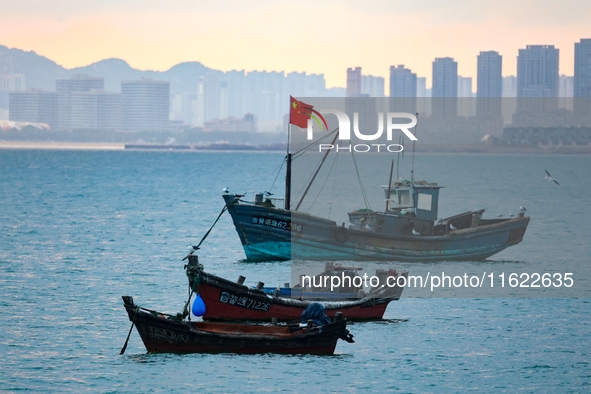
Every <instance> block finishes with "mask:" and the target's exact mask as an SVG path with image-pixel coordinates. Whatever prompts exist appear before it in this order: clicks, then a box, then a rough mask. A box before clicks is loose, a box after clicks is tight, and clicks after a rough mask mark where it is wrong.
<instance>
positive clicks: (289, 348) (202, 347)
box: [122, 296, 353, 354]
mask: <svg viewBox="0 0 591 394" xmlns="http://www.w3.org/2000/svg"><path fill="white" fill-rule="evenodd" d="M122 298H123V304H124V306H125V309H126V311H127V314H128V316H129V320H130V321H131V322H132V323H133V325H134V326H135V327H136V329H137V331H138V332H139V334H140V337H141V338H142V341H143V342H144V345H145V347H146V349H147V350H148V352H149V353H161V352H165V353H226V352H229V353H285V354H333V353H334V351H335V348H336V344H337V341H338V340H339V338H341V339H343V340H345V341H347V342H353V341H352V336H351V335H350V334H349V331H348V330H347V328H346V326H347V319H344V318H342V316H341V315H338V316H337V317H336V319H335V320H334V321H333V322H330V323H328V324H326V325H315V324H313V323H312V321H309V322H308V324H306V325H304V326H303V327H301V326H300V325H290V326H288V325H267V326H262V325H248V324H229V323H211V322H191V321H186V320H182V318H181V317H179V316H172V315H165V314H162V313H158V312H156V311H151V310H148V309H145V308H142V307H140V306H137V305H135V303H134V301H133V298H132V297H130V296H123V297H122ZM132 327H133V326H132ZM123 351H124V350H122V352H123Z"/></svg>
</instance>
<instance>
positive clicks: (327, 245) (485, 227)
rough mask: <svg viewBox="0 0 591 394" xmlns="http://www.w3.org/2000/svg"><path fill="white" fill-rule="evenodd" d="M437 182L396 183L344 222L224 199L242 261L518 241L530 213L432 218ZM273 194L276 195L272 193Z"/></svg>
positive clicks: (470, 250)
mask: <svg viewBox="0 0 591 394" xmlns="http://www.w3.org/2000/svg"><path fill="white" fill-rule="evenodd" d="M441 188H442V187H441V186H438V185H437V184H435V183H426V182H412V183H411V182H409V181H406V182H396V183H394V184H392V185H390V187H385V189H386V193H387V195H388V197H387V203H388V208H387V209H386V210H385V211H371V210H367V209H363V210H357V211H353V212H350V213H349V224H348V225H345V223H342V224H341V225H339V224H337V222H336V221H334V220H330V219H325V218H322V217H318V216H314V215H310V214H308V213H305V212H299V211H294V210H291V209H289V207H287V206H286V207H284V208H280V207H278V206H277V205H275V204H273V203H269V202H267V203H263V202H262V201H259V200H258V199H256V198H255V201H253V202H248V201H245V200H244V199H243V198H242V196H239V195H235V194H231V193H224V194H223V198H224V201H225V203H226V206H227V208H228V212H229V213H230V215H231V216H232V220H233V222H234V226H235V228H236V231H237V232H238V236H239V237H240V241H241V242H242V246H243V248H244V252H245V254H246V257H247V258H248V259H249V260H253V261H270V260H271V261H272V260H291V259H304V260H353V261H358V260H389V261H396V260H397V261H422V262H428V261H437V260H482V259H486V258H487V257H490V256H492V255H494V254H496V253H499V252H500V251H502V250H504V249H506V248H508V247H510V246H513V245H517V244H518V243H520V242H521V241H522V240H523V236H524V234H525V230H526V229H527V225H528V223H529V220H530V218H529V217H528V216H525V215H524V213H523V212H520V213H519V214H518V215H517V216H516V217H513V218H511V217H510V218H495V219H484V218H483V217H482V216H483V213H484V210H478V211H467V212H464V213H460V214H458V215H454V216H450V217H447V218H443V219H439V220H438V219H437V212H438V201H439V190H440V189H441ZM275 201H277V200H275Z"/></svg>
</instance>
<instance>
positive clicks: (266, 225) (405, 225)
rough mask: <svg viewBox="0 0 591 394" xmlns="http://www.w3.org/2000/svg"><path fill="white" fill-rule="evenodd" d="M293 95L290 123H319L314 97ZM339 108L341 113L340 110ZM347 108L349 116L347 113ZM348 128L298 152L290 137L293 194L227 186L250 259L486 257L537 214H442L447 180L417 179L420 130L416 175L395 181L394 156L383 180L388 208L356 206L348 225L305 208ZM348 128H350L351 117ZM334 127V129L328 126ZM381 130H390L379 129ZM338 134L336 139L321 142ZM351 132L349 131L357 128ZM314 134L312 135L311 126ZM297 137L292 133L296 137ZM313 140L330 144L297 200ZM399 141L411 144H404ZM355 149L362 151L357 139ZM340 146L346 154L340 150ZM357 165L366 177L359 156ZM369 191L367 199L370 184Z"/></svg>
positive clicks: (515, 239)
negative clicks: (296, 178) (297, 169)
mask: <svg viewBox="0 0 591 394" xmlns="http://www.w3.org/2000/svg"><path fill="white" fill-rule="evenodd" d="M291 102H292V110H291V111H290V125H291V124H293V125H296V126H298V127H300V128H305V127H306V124H308V125H310V124H311V121H310V119H309V118H310V116H314V114H316V115H320V114H319V113H318V112H317V111H315V110H314V109H313V106H311V105H309V104H305V103H302V102H300V101H298V100H295V99H294V98H293V97H292V98H291ZM358 104H359V103H358ZM298 108H300V110H298ZM331 111H333V113H334V110H331ZM337 112H338V111H337ZM342 115H343V116H345V117H346V115H345V114H344V113H343V114H342ZM379 115H380V116H381V115H382V114H381V113H380V114H379ZM417 115H418V114H417ZM410 117H412V118H414V120H415V123H413V125H414V124H417V123H416V120H417V118H416V117H414V116H412V115H410ZM306 122H308V123H306ZM325 125H326V123H325ZM340 127H341V124H340V120H339V127H337V128H336V129H334V130H333V131H332V132H331V133H328V134H327V135H325V136H324V137H322V138H320V139H318V140H317V141H316V142H314V143H311V144H308V145H307V146H306V147H304V148H303V149H300V150H298V151H296V152H295V153H293V154H292V153H291V151H290V148H289V146H290V145H289V143H288V152H287V155H286V158H285V163H286V171H285V180H286V182H285V198H283V199H280V198H273V197H272V196H271V194H270V193H268V192H261V193H258V192H257V193H255V194H254V200H252V199H247V198H246V196H245V195H244V194H236V193H230V192H229V191H228V189H227V188H226V189H224V193H223V195H222V197H223V199H224V201H225V207H227V210H228V212H229V213H230V215H231V216H232V220H233V222H234V226H235V228H236V231H237V232H238V236H239V237H240V241H241V242H242V246H243V248H244V252H245V254H246V257H247V259H248V260H253V261H272V260H291V259H302V260H352V261H359V260H388V261H410V262H431V261H437V260H454V261H455V260H482V259H486V258H487V257H490V256H492V255H494V254H496V253H499V252H500V251H502V250H504V249H506V248H508V247H510V246H513V245H516V244H518V243H520V242H521V241H522V240H523V237H524V234H525V230H526V228H527V226H528V223H529V220H530V218H529V217H527V216H525V215H524V212H521V213H520V214H519V215H518V216H517V217H509V218H492V219H487V218H484V217H483V213H484V210H475V211H466V212H463V213H459V214H457V215H453V216H450V217H447V218H441V219H438V210H439V192H440V190H441V189H442V188H443V186H441V185H438V184H437V183H430V182H426V181H416V180H415V175H414V174H415V172H414V151H415V149H414V147H415V140H416V138H415V137H414V136H413V139H414V140H413V142H412V147H413V149H412V153H413V156H412V157H413V159H412V163H413V164H412V166H413V167H412V170H411V174H410V175H411V176H410V180H403V179H402V178H401V177H399V176H398V177H397V178H396V180H395V181H392V175H393V167H394V160H392V164H391V166H390V177H389V181H388V183H387V184H386V185H384V186H382V188H383V192H384V193H385V209H384V210H383V211H373V210H371V209H368V207H369V206H368V205H366V207H365V208H364V209H358V210H352V209H351V211H350V212H348V223H347V224H346V223H345V222H344V221H341V222H340V223H338V222H337V221H335V220H331V219H330V218H326V217H322V216H319V215H318V214H316V215H313V214H309V213H306V212H303V211H301V210H299V208H300V206H301V204H302V201H303V200H304V198H305V197H306V194H307V192H308V191H309V190H310V186H311V185H312V183H313V182H314V180H315V178H316V176H317V175H318V173H319V171H320V168H321V167H322V164H323V163H324V161H325V160H326V158H327V156H328V155H329V153H330V152H331V150H333V149H332V148H333V147H334V146H335V143H336V141H337V137H339V135H340V131H339V128H340ZM347 127H348V128H349V125H348V123H347ZM326 129H327V130H328V126H327V127H326ZM381 131H382V129H380V131H379V133H381ZM407 131H408V130H407ZM333 133H334V137H333V139H332V143H330V144H318V142H320V141H322V140H323V139H324V138H326V137H328V136H330V135H331V134H333ZM345 134H346V135H347V136H349V135H350V134H351V133H350V130H349V131H348V132H347V133H345ZM307 135H308V136H311V135H312V133H311V128H310V126H308V134H307ZM289 136H290V133H289V132H288V141H289ZM371 138H373V137H371ZM365 139H368V137H367V136H366V137H365ZM312 146H318V147H319V151H320V152H321V153H322V152H323V151H322V147H323V146H324V148H326V149H325V150H324V152H323V153H324V154H323V155H321V157H322V159H321V161H320V162H319V164H318V166H317V167H316V169H315V170H312V172H311V173H310V180H309V182H307V185H306V186H305V187H303V188H302V189H303V190H304V191H303V193H302V194H301V198H299V201H297V203H295V204H292V202H291V188H292V185H291V183H292V175H291V173H292V160H293V158H294V157H302V156H301V152H302V151H303V150H306V149H309V148H310V147H312ZM364 146H369V145H364ZM397 146H399V147H401V148H403V147H402V145H400V144H398V145H397ZM327 147H328V148H327ZM348 148H349V152H351V154H352V155H353V158H354V157H355V154H354V152H353V150H352V149H351V146H349V147H348ZM401 150H402V149H401ZM401 150H398V151H397V152H400V151H401ZM336 151H337V153H336V154H337V155H338V149H336ZM398 157H400V155H399V156H398ZM354 160H355V159H354ZM304 167H305V168H307V167H306V166H304ZM374 168H375V167H374ZM399 168H400V166H398V167H397V172H398V169H399ZM355 171H356V172H357V177H358V179H359V183H360V184H361V177H360V175H359V172H358V171H357V164H356V163H355ZM373 172H375V171H373ZM384 173H386V171H384ZM306 175H308V174H306ZM384 175H385V174H384ZM384 178H385V177H384ZM362 191H363V190H362ZM362 194H364V198H365V192H364V191H363V193H362ZM338 199H339V201H342V200H346V199H347V197H346V196H344V195H339V196H338ZM337 204H338V202H337Z"/></svg>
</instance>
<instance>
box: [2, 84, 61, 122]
mask: <svg viewBox="0 0 591 394" xmlns="http://www.w3.org/2000/svg"><path fill="white" fill-rule="evenodd" d="M57 102H58V100H57V93H55V92H43V91H37V90H29V91H24V92H10V94H9V114H10V120H13V121H18V122H38V123H46V124H47V125H49V127H52V128H54V127H56V126H57V122H58V119H57V112H58V111H57Z"/></svg>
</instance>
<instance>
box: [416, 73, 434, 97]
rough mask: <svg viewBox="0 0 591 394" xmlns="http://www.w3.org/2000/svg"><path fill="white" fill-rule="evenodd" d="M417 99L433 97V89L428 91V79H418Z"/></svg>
mask: <svg viewBox="0 0 591 394" xmlns="http://www.w3.org/2000/svg"><path fill="white" fill-rule="evenodd" d="M417 97H431V89H427V77H417Z"/></svg>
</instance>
